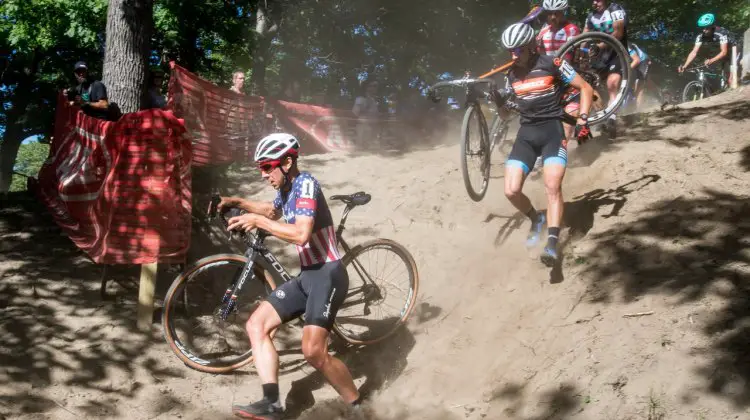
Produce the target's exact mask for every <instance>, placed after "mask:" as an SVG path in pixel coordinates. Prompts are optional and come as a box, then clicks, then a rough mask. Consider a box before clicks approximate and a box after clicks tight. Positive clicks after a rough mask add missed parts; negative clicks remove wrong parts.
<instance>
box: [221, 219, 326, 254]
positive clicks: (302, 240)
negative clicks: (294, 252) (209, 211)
mask: <svg viewBox="0 0 750 420" xmlns="http://www.w3.org/2000/svg"><path fill="white" fill-rule="evenodd" d="M295 219H296V220H295V222H294V223H281V222H277V221H275V220H271V219H269V218H268V217H265V216H262V215H259V214H257V213H256V214H243V215H241V216H236V217H233V218H231V219H229V226H228V229H229V230H234V229H242V230H246V231H249V230H252V229H254V228H256V227H257V228H260V229H263V230H265V231H266V232H268V233H270V234H271V235H273V236H275V237H277V238H279V239H281V240H283V241H286V242H289V243H291V244H295V245H299V246H305V245H306V244H307V243H308V242H310V238H311V237H312V231H313V225H314V224H315V219H314V218H312V217H308V216H300V215H297V216H296V218H295Z"/></svg>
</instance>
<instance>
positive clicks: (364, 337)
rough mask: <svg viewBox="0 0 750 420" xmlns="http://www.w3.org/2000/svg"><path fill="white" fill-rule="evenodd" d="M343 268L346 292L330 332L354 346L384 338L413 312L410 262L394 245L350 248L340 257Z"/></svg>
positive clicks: (414, 278) (414, 277)
mask: <svg viewBox="0 0 750 420" xmlns="http://www.w3.org/2000/svg"><path fill="white" fill-rule="evenodd" d="M389 262H390V263H391V264H390V265H389V264H388V263H389ZM344 266H345V267H346V271H347V273H348V275H349V292H348V293H347V297H346V300H345V301H344V303H343V304H342V305H341V308H339V311H338V314H337V315H336V322H335V323H334V325H333V329H334V331H335V332H336V333H337V334H338V335H339V336H340V337H341V338H343V339H344V340H345V341H347V342H348V343H350V344H356V345H363V344H373V343H376V342H378V341H381V340H383V339H385V338H387V337H388V336H390V335H391V334H393V333H394V332H395V331H396V330H397V329H398V328H399V327H400V326H401V325H402V324H403V323H404V322H406V320H407V319H408V318H409V315H410V314H411V311H412V309H414V302H415V301H416V299H417V292H418V289H419V274H418V273H417V264H416V263H415V262H414V258H413V257H412V256H411V254H410V253H409V251H407V250H406V248H404V247H403V246H401V245H400V244H398V243H396V242H394V241H391V240H389V239H375V240H372V241H369V242H366V243H364V244H361V245H357V246H355V247H354V248H352V249H351V250H350V251H349V252H348V253H347V254H346V255H345V256H344Z"/></svg>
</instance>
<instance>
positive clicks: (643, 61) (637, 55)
mask: <svg viewBox="0 0 750 420" xmlns="http://www.w3.org/2000/svg"><path fill="white" fill-rule="evenodd" d="M628 54H630V59H631V60H632V61H631V62H630V67H631V68H632V69H633V71H634V72H635V89H634V93H633V96H635V107H636V108H640V107H641V102H642V101H643V92H644V91H645V90H646V80H647V79H648V68H649V67H650V66H651V59H650V58H648V54H646V52H645V51H643V49H641V48H640V47H639V46H638V45H637V44H635V43H633V42H631V43H630V44H629V45H628Z"/></svg>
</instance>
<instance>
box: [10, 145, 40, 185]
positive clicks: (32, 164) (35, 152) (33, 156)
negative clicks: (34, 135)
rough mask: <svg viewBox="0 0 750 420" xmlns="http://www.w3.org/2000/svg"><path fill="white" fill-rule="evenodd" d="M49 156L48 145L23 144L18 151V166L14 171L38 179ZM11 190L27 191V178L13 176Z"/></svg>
mask: <svg viewBox="0 0 750 420" xmlns="http://www.w3.org/2000/svg"><path fill="white" fill-rule="evenodd" d="M48 155H49V145H47V144H43V143H37V142H31V143H27V144H22V145H21V147H20V148H19V149H18V157H17V158H16V165H15V167H14V168H13V170H14V171H15V172H18V173H20V174H24V175H26V176H33V177H36V176H37V174H38V173H39V169H40V168H41V167H42V164H43V163H44V161H45V160H46V159H47V156H48ZM10 190H11V191H25V190H26V177H24V176H20V175H13V182H12V184H11V187H10Z"/></svg>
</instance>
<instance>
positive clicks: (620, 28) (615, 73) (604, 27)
mask: <svg viewBox="0 0 750 420" xmlns="http://www.w3.org/2000/svg"><path fill="white" fill-rule="evenodd" d="M592 7H593V9H594V10H593V11H592V12H590V13H589V15H588V17H587V18H586V25H585V26H584V28H583V32H584V33H586V32H591V31H596V32H604V33H606V34H609V35H612V36H613V37H615V38H616V39H617V40H618V41H620V43H622V45H623V46H624V47H625V48H626V49H627V46H628V26H627V22H628V21H627V15H626V13H625V9H623V8H622V6H620V5H619V4H617V3H610V2H609V0H593V2H592ZM600 54H602V59H603V63H602V64H603V68H602V70H601V75H602V76H603V77H604V78H605V80H606V81H607V91H608V92H609V104H611V103H612V101H614V100H615V98H617V91H618V90H619V89H620V82H621V81H622V72H623V70H624V69H622V68H620V61H619V60H618V57H617V55H616V54H615V52H614V51H609V50H608V51H602V52H601V53H600ZM615 127H616V119H615V114H614V113H613V114H612V115H610V116H609V120H608V121H607V130H608V131H609V132H610V133H614V132H615Z"/></svg>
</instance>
